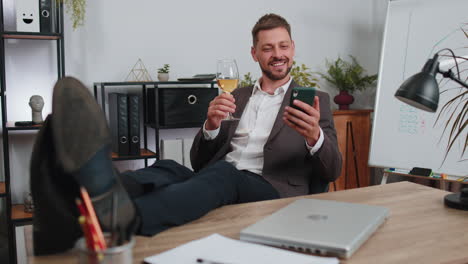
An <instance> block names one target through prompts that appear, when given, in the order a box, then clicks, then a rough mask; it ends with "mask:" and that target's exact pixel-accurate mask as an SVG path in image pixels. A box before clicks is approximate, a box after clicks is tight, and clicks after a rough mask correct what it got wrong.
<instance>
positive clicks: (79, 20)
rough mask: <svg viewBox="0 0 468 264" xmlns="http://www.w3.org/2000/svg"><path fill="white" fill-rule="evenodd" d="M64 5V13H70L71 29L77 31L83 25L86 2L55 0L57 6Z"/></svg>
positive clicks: (81, 0)
mask: <svg viewBox="0 0 468 264" xmlns="http://www.w3.org/2000/svg"><path fill="white" fill-rule="evenodd" d="M59 3H64V4H65V6H66V8H67V9H66V12H67V13H70V12H71V17H70V18H71V20H72V22H73V29H77V28H78V27H79V26H82V25H83V24H84V18H85V14H86V0H57V4H59Z"/></svg>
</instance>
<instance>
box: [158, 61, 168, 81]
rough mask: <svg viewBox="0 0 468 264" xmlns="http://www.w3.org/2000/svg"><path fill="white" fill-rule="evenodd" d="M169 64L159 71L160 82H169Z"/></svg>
mask: <svg viewBox="0 0 468 264" xmlns="http://www.w3.org/2000/svg"><path fill="white" fill-rule="evenodd" d="M169 68H170V66H169V64H164V66H163V67H162V68H159V69H158V80H159V81H161V82H167V81H169Z"/></svg>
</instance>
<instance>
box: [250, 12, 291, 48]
mask: <svg viewBox="0 0 468 264" xmlns="http://www.w3.org/2000/svg"><path fill="white" fill-rule="evenodd" d="M278 27H282V28H284V29H286V30H287V31H288V34H289V37H291V26H290V25H289V23H288V21H286V19H284V18H283V17H282V16H280V15H277V14H266V15H264V16H262V17H261V18H260V19H259V20H258V21H257V23H256V24H255V26H254V27H253V28H252V40H253V45H254V46H255V45H256V44H257V42H258V37H257V35H258V32H260V31H261V30H269V29H274V28H278Z"/></svg>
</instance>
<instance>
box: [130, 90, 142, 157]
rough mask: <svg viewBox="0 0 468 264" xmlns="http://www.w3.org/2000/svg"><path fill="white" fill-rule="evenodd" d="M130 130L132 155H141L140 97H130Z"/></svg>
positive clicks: (132, 95) (131, 95) (134, 95)
mask: <svg viewBox="0 0 468 264" xmlns="http://www.w3.org/2000/svg"><path fill="white" fill-rule="evenodd" d="M128 129H129V136H130V155H140V96H139V95H136V94H129V95H128Z"/></svg>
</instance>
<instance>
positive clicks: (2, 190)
mask: <svg viewBox="0 0 468 264" xmlns="http://www.w3.org/2000/svg"><path fill="white" fill-rule="evenodd" d="M5 195H6V187H5V183H4V182H0V197H3V196H5Z"/></svg>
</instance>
